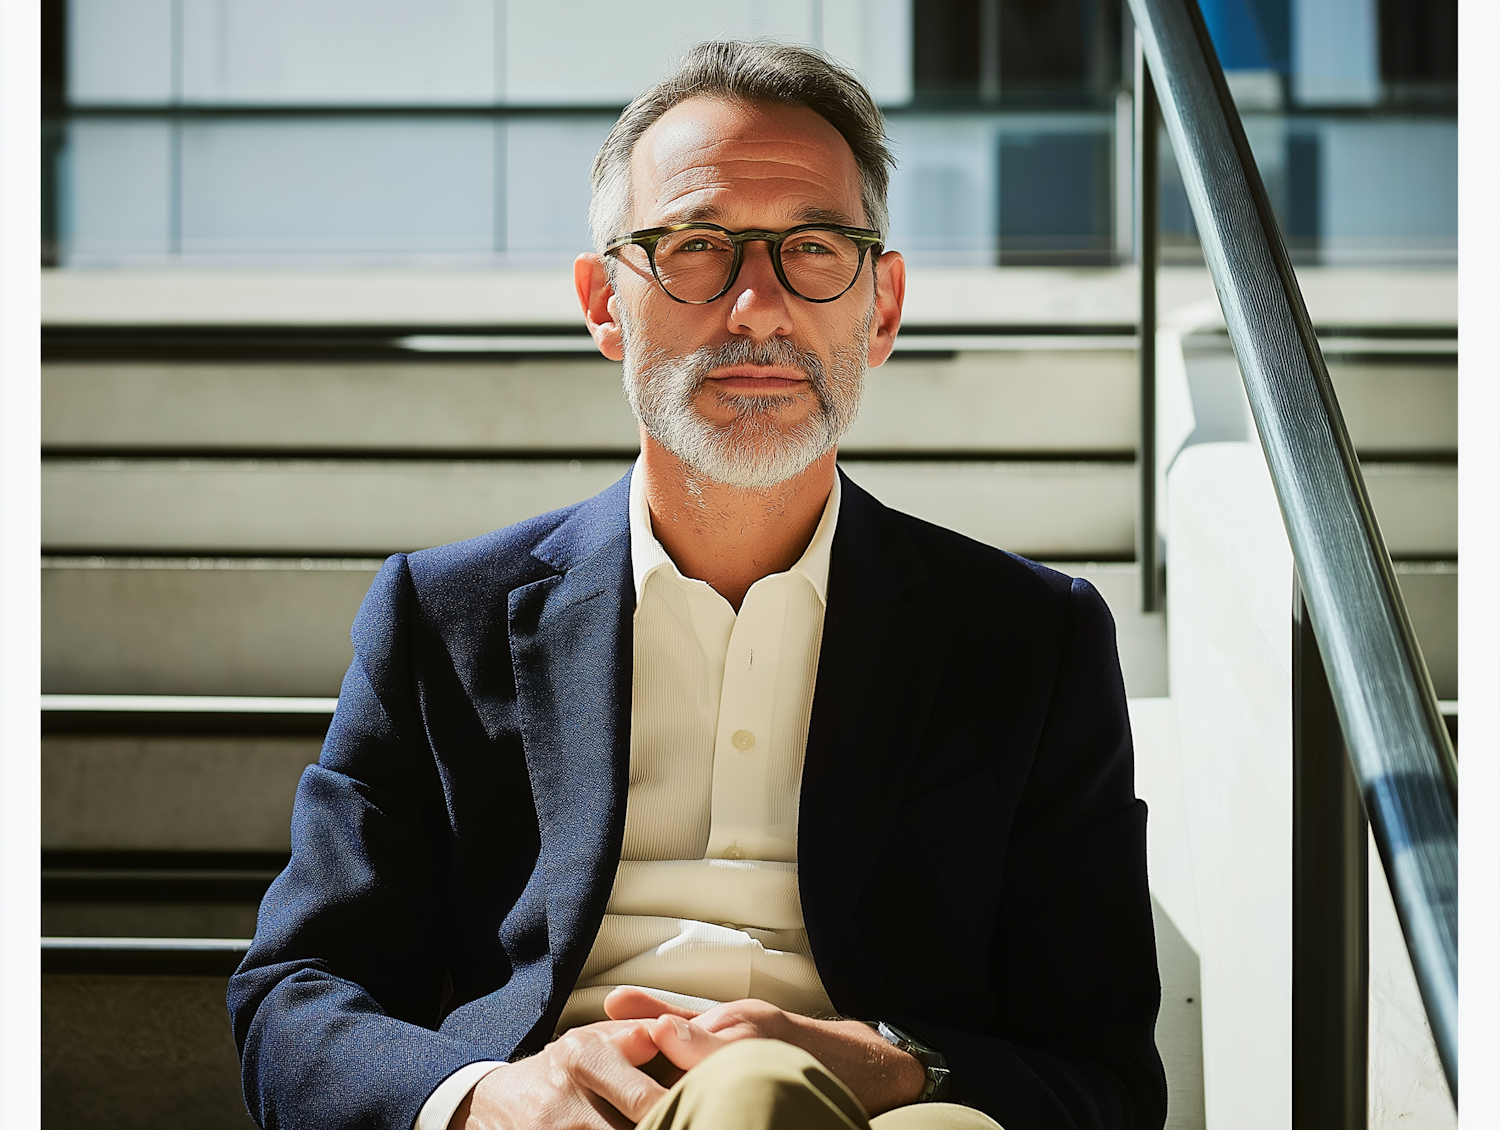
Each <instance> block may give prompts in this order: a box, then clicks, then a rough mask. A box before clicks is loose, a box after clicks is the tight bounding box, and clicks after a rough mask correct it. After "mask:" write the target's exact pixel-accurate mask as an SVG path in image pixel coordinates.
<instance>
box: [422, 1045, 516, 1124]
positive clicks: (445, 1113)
mask: <svg viewBox="0 0 1500 1130" xmlns="http://www.w3.org/2000/svg"><path fill="white" fill-rule="evenodd" d="M504 1066H505V1063H504V1062H503V1061H501V1060H481V1061H480V1062H478V1063H469V1064H465V1065H464V1066H463V1067H460V1068H459V1069H458V1070H457V1071H455V1072H454V1073H453V1074H452V1075H450V1076H448V1078H446V1079H444V1080H443V1081H442V1082H441V1083H439V1084H438V1085H437V1090H435V1091H433V1092H432V1094H430V1095H428V1096H427V1101H426V1102H425V1103H423V1104H422V1109H421V1110H420V1111H418V1112H417V1121H416V1122H415V1123H413V1124H412V1130H448V1120H449V1119H451V1118H452V1117H453V1112H454V1111H455V1110H457V1109H458V1105H459V1103H461V1102H463V1101H464V1099H465V1097H467V1096H468V1093H469V1092H470V1091H472V1090H473V1089H474V1088H475V1087H476V1086H478V1084H479V1081H480V1080H481V1079H483V1078H484V1077H485V1076H486V1075H488V1074H489V1073H490V1072H491V1071H494V1070H496V1069H497V1068H500V1067H504Z"/></svg>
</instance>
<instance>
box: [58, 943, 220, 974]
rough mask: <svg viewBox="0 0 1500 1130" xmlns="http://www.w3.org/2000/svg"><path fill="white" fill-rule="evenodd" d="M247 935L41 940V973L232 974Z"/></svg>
mask: <svg viewBox="0 0 1500 1130" xmlns="http://www.w3.org/2000/svg"><path fill="white" fill-rule="evenodd" d="M249 948H250V939H249V938H76V937H75V938H55V937H54V938H47V937H44V938H42V939H41V955H42V973H43V974H53V975H56V974H116V975H133V974H134V975H152V974H155V975H184V976H228V975H229V974H230V973H233V972H234V971H235V969H236V968H238V966H239V963H240V962H241V961H242V960H243V959H244V956H245V953H246V952H247V951H248V950H249Z"/></svg>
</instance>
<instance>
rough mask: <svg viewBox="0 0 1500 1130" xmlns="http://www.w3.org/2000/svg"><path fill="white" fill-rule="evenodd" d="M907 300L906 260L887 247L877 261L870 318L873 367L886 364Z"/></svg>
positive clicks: (894, 343) (871, 364)
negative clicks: (873, 304)
mask: <svg viewBox="0 0 1500 1130" xmlns="http://www.w3.org/2000/svg"><path fill="white" fill-rule="evenodd" d="M905 301H906V260H905V259H903V258H901V253H900V252H899V251H887V252H886V253H885V254H884V255H882V256H881V257H880V260H879V262H877V263H876V265H875V316H874V317H873V318H871V319H870V368H872V369H873V368H876V367H877V366H879V365H884V364H885V360H886V358H887V357H889V356H890V355H891V350H892V349H893V348H894V347H895V345H896V331H897V330H899V329H900V328H901V306H902V304H903V303H904V302H905Z"/></svg>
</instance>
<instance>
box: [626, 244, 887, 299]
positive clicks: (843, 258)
mask: <svg viewBox="0 0 1500 1130" xmlns="http://www.w3.org/2000/svg"><path fill="white" fill-rule="evenodd" d="M881 242H882V237H881V235H880V233H879V232H878V231H872V230H871V229H869V228H847V227H843V226H842V225H839V224H800V225H798V226H797V227H795V228H788V229H787V230H786V231H754V230H752V231H730V230H729V229H728V228H721V227H720V226H719V225H718V224H671V225H669V226H667V227H664V228H646V229H645V230H643V231H635V232H631V233H630V234H629V235H623V236H621V237H620V238H619V239H617V240H615V241H614V242H613V243H611V244H610V245H609V246H608V247H606V248H605V249H604V253H605V254H606V255H608V254H612V253H616V254H617V253H619V252H621V251H623V250H624V249H625V248H626V247H629V246H632V245H634V246H639V247H643V248H645V251H646V258H647V260H649V262H650V264H651V273H652V274H653V275H655V276H656V281H657V282H658V283H659V284H661V288H662V290H664V291H666V293H667V297H668V298H671V299H673V300H675V301H677V302H686V303H689V304H691V305H695V306H699V305H703V304H705V303H709V302H714V301H716V300H718V299H720V298H722V297H723V296H724V295H725V294H726V293H727V292H728V291H729V288H730V287H732V286H733V285H734V280H735V279H736V278H738V277H739V274H740V267H741V266H742V265H743V264H744V262H745V244H747V243H765V244H768V245H769V246H770V251H771V266H772V267H773V268H774V269H775V271H776V277H777V278H778V279H780V280H781V285H782V286H784V287H786V288H787V290H789V291H791V292H792V293H793V294H795V295H796V296H797V297H798V298H804V299H806V300H807V301H808V302H832V301H833V300H834V299H835V298H840V297H842V296H843V295H844V294H845V292H847V291H848V289H849V288H850V287H851V286H853V285H854V281H855V280H856V279H857V278H859V272H860V269H861V268H862V267H863V266H864V263H865V256H866V255H867V254H868V253H869V250H870V248H872V247H879V246H880V245H881Z"/></svg>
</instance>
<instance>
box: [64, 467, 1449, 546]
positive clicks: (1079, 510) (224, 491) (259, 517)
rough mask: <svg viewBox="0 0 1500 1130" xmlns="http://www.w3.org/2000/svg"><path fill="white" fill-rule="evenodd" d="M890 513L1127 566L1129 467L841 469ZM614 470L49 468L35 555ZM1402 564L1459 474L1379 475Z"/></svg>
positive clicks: (547, 494)
mask: <svg viewBox="0 0 1500 1130" xmlns="http://www.w3.org/2000/svg"><path fill="white" fill-rule="evenodd" d="M843 465H844V469H845V470H846V471H847V472H848V473H849V475H850V477H851V478H853V479H854V480H855V481H856V482H858V483H860V484H861V485H862V486H865V487H866V488H867V489H869V490H871V491H872V492H873V493H874V494H875V495H876V496H877V497H878V498H880V499H882V500H883V501H884V502H886V503H887V504H888V505H891V506H893V507H895V508H896V509H899V510H905V511H908V512H909V513H913V514H916V515H918V516H920V517H923V518H926V519H928V520H930V521H933V522H937V523H939V524H941V525H945V526H951V527H952V528H954V529H957V530H959V531H961V532H963V533H966V534H968V535H969V536H971V537H975V538H978V539H979V540H981V541H985V542H988V543H990V544H993V545H999V546H1003V547H1005V548H1007V549H1011V550H1014V551H1015V552H1018V553H1023V554H1026V555H1027V556H1031V557H1053V558H1065V559H1074V560H1077V559H1080V558H1082V559H1090V558H1105V559H1108V558H1111V557H1114V558H1119V557H1128V556H1129V555H1131V553H1132V552H1133V547H1134V523H1135V491H1136V483H1135V470H1134V467H1133V466H1132V465H1131V464H1129V463H1113V462H1078V461H1071V460H1066V461H1035V460H1025V461H977V460H976V461H961V462H927V461H913V462H906V461H880V460H855V459H848V460H845V461H844V464H843ZM628 466H629V464H628V463H627V462H625V461H622V460H593V459H590V460H576V459H575V460H570V461H566V462H564V461H559V460H441V461H439V460H416V459H414V460H392V459H385V460H355V459H300V460H299V459H71V458H54V459H48V460H46V461H44V464H43V468H42V545H43V548H44V552H47V553H52V554H69V553H74V554H76V553H143V554H157V553H159V554H215V555H218V554H224V555H258V554H290V555H297V556H302V555H310V556H324V555H382V556H383V555H385V554H387V553H391V552H394V551H397V550H410V549H418V548H421V547H424V546H431V545H440V544H442V543H445V542H449V541H456V540H459V539H462V538H467V537H474V536H476V535H478V534H482V533H485V532H487V531H489V530H492V529H495V528H497V527H500V526H504V525H507V524H509V523H511V522H516V521H520V520H522V519H524V518H528V517H531V516H532V515H535V514H540V513H543V512H545V511H548V510H551V509H554V508H556V507H559V506H566V505H568V504H570V503H572V502H575V501H578V500H580V499H583V498H587V497H589V496H590V495H592V494H594V493H596V492H598V491H600V490H602V489H604V488H605V487H606V486H608V485H609V484H610V483H612V482H614V481H615V480H616V479H617V478H619V476H620V475H622V474H624V472H625V470H626V469H627V468H628ZM1366 480H1367V482H1368V484H1369V489H1370V495H1371V498H1372V500H1373V502H1374V504H1375V510H1376V513H1377V514H1378V515H1379V517H1380V520H1381V525H1382V528H1383V530H1384V532H1385V537H1386V542H1387V545H1388V546H1389V548H1390V551H1391V552H1392V554H1394V555H1396V556H1398V557H1426V558H1450V557H1454V556H1456V554H1457V551H1458V494H1457V492H1458V475H1457V467H1456V465H1453V464H1447V463H1372V464H1368V465H1367V466H1366Z"/></svg>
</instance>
